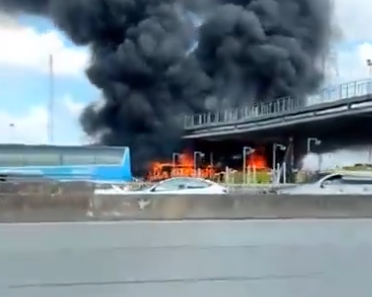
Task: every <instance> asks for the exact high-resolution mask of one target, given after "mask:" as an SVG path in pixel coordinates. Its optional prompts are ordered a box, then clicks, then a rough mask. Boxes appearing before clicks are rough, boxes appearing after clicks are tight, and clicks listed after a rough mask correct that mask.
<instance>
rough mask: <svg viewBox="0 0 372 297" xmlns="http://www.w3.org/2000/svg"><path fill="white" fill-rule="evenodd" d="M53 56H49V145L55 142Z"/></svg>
mask: <svg viewBox="0 0 372 297" xmlns="http://www.w3.org/2000/svg"><path fill="white" fill-rule="evenodd" d="M53 60H54V59H53V54H50V55H49V76H48V77H49V101H48V143H49V144H52V143H53V142H54V139H53V136H54V135H53V134H54V61H53Z"/></svg>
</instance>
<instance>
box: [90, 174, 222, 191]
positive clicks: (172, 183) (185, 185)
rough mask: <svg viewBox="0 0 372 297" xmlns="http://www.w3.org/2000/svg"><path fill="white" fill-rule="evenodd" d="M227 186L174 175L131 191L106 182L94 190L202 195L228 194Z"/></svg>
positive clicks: (125, 187) (126, 187)
mask: <svg viewBox="0 0 372 297" xmlns="http://www.w3.org/2000/svg"><path fill="white" fill-rule="evenodd" d="M227 193H228V190H227V188H226V187H224V186H221V185H219V184H217V183H215V182H212V181H209V180H206V179H202V178H193V177H174V178H170V179H166V180H163V181H161V182H158V183H156V184H154V185H151V186H148V187H145V188H143V189H139V190H133V191H131V190H130V189H129V187H128V186H125V185H124V186H120V185H113V184H110V185H108V184H106V185H105V186H104V187H103V186H101V187H100V188H97V189H96V190H95V191H94V194H96V195H125V194H141V195H142V194H172V195H188V194H190V195H202V194H227Z"/></svg>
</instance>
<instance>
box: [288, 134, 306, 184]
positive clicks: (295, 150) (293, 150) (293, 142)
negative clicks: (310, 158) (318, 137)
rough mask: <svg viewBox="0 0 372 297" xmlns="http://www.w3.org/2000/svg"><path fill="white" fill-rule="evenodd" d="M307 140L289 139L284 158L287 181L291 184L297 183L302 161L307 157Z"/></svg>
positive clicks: (300, 138)
mask: <svg viewBox="0 0 372 297" xmlns="http://www.w3.org/2000/svg"><path fill="white" fill-rule="evenodd" d="M306 151H307V139H306V138H302V137H296V138H295V137H289V138H288V140H287V150H286V153H285V156H284V162H285V163H286V180H287V182H289V183H295V182H296V174H297V172H298V170H299V169H301V167H302V159H303V157H304V156H305V155H306Z"/></svg>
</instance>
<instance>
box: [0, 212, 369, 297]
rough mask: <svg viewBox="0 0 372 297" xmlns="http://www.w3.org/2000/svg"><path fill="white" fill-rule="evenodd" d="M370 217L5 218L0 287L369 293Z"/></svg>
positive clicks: (12, 295) (362, 296)
mask: <svg viewBox="0 0 372 297" xmlns="http://www.w3.org/2000/svg"><path fill="white" fill-rule="evenodd" d="M371 230H372V220H367V219H364V220H362V219H360V220H320V219H318V220H266V221H265V220H262V221H255V220H251V221H187V222H111V223H45V224H0V296H6V297H51V296H53V297H66V296H76V297H88V296H89V297H123V296H128V297H190V296H192V297H206V296H213V297H230V296H233V297H243V296H244V297H247V296H254V297H290V296H297V297H314V296H316V297H334V296H337V297H351V296H352V297H370V296H371V291H372V232H371Z"/></svg>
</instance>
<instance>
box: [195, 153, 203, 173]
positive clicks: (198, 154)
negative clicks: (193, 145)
mask: <svg viewBox="0 0 372 297" xmlns="http://www.w3.org/2000/svg"><path fill="white" fill-rule="evenodd" d="M198 157H200V158H202V157H204V153H203V152H200V151H195V152H194V173H196V172H197V170H198V168H197V167H198V162H197V159H198Z"/></svg>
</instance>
